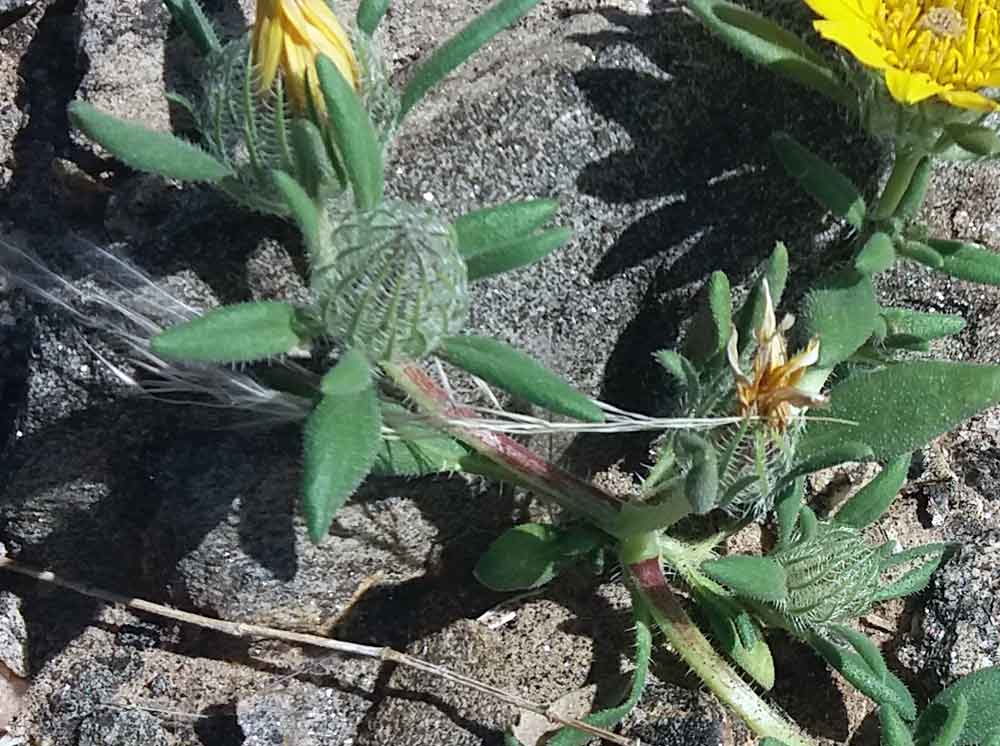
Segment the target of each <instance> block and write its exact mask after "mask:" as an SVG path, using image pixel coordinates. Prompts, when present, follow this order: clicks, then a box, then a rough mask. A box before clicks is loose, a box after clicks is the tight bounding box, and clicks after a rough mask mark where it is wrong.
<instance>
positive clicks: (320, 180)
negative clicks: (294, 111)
mask: <svg viewBox="0 0 1000 746" xmlns="http://www.w3.org/2000/svg"><path fill="white" fill-rule="evenodd" d="M290 131H291V138H290V140H291V146H292V155H293V157H294V160H295V163H294V165H295V174H294V176H295V180H296V181H297V182H299V184H301V186H302V188H303V189H304V190H305V191H306V192H308V194H309V196H310V197H312V198H313V199H317V198H318V197H319V196H320V194H321V193H322V189H323V187H324V186H325V185H326V182H327V181H328V180H329V179H330V178H338V179H339V176H338V175H337V174H336V171H335V170H334V169H333V167H332V164H331V161H330V157H329V155H328V151H327V148H326V144H325V143H324V142H323V135H322V133H321V132H320V131H319V128H318V127H317V126H316V125H315V124H313V123H312V122H311V121H309V120H308V119H304V118H301V117H299V118H296V119H294V120H293V121H292V125H291V128H290ZM341 186H347V185H346V184H343V183H342V184H341Z"/></svg>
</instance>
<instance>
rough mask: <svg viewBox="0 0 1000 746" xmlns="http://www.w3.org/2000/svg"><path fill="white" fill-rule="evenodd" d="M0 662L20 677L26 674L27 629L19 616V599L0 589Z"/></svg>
mask: <svg viewBox="0 0 1000 746" xmlns="http://www.w3.org/2000/svg"><path fill="white" fill-rule="evenodd" d="M0 663H3V664H4V665H5V666H6V667H7V668H8V669H9V670H10V671H11V672H12V673H14V674H15V675H16V676H20V677H21V678H25V677H27V676H28V674H29V671H28V630H27V627H26V625H25V623H24V617H23V616H21V599H20V598H18V597H17V596H16V595H14V594H13V593H11V592H10V591H0Z"/></svg>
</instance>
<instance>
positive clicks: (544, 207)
mask: <svg viewBox="0 0 1000 746" xmlns="http://www.w3.org/2000/svg"><path fill="white" fill-rule="evenodd" d="M558 209H559V203H558V202H557V201H556V200H554V199H530V200H524V201H522V202H507V203H505V204H502V205H498V206H497V207H486V208H483V209H481V210H474V211H473V212H467V213H466V214H465V215H462V217H460V218H458V220H456V221H455V223H454V228H455V235H456V237H457V240H458V250H459V251H460V252H461V253H462V256H463V257H465V258H469V257H472V256H475V255H477V254H481V253H483V252H485V251H491V250H493V249H496V248H497V247H499V246H502V245H505V244H509V243H510V242H511V241H513V240H514V239H519V238H523V237H525V236H527V235H529V234H531V233H533V232H534V231H536V230H538V229H539V228H541V227H542V226H543V225H545V224H546V223H547V222H549V220H551V219H552V217H553V216H554V215H555V214H556V210H558Z"/></svg>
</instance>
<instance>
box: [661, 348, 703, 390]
mask: <svg viewBox="0 0 1000 746" xmlns="http://www.w3.org/2000/svg"><path fill="white" fill-rule="evenodd" d="M653 357H654V358H655V359H656V362H658V363H659V364H660V365H662V366H663V369H664V370H666V371H667V373H669V374H670V376H671V377H672V378H673V379H674V380H675V381H677V385H678V386H680V387H681V388H682V389H683V390H684V395H685V396H686V397H687V400H688V401H697V400H698V396H699V392H700V390H701V383H700V382H699V380H698V371H697V370H695V368H694V366H693V365H692V364H691V361H690V360H688V359H687V358H686V357H684V356H683V355H681V354H680V353H679V352H674V351H673V350H659V351H658V352H656V353H654V354H653Z"/></svg>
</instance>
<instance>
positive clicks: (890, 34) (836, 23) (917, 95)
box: [806, 0, 1000, 111]
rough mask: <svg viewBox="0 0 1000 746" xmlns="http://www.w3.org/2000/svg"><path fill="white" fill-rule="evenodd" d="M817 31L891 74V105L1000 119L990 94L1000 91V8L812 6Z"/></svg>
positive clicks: (910, 3) (908, 1)
mask: <svg viewBox="0 0 1000 746" xmlns="http://www.w3.org/2000/svg"><path fill="white" fill-rule="evenodd" d="M806 3H808V5H809V7H811V8H812V9H813V10H814V11H816V12H817V13H818V14H819V15H820V16H822V17H823V20H819V21H816V22H815V23H814V26H815V27H816V30H817V31H818V32H819V33H820V35H821V36H823V37H824V38H826V39H829V40H830V41H832V42H835V43H836V44H839V45H840V46H842V47H844V48H845V49H847V51H849V52H850V53H851V54H852V55H854V56H855V57H856V58H857V59H858V61H859V62H861V63H862V64H863V65H867V66H868V67H871V68H874V69H876V70H881V71H883V73H884V74H885V82H886V86H887V88H888V89H889V93H890V94H891V95H892V97H893V98H894V99H895V100H896V101H899V102H900V103H903V104H916V103H919V102H921V101H924V100H926V99H929V98H932V97H934V96H937V97H939V98H941V99H943V100H944V101H947V102H948V103H949V104H952V105H953V106H957V107H959V108H963V109H974V110H976V111H996V110H998V109H1000V103H998V102H996V101H994V100H992V99H990V98H987V97H986V96H984V95H983V94H982V93H980V91H981V90H982V89H983V88H993V87H998V86H1000V23H998V15H997V14H998V10H1000V3H998V0H806Z"/></svg>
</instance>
